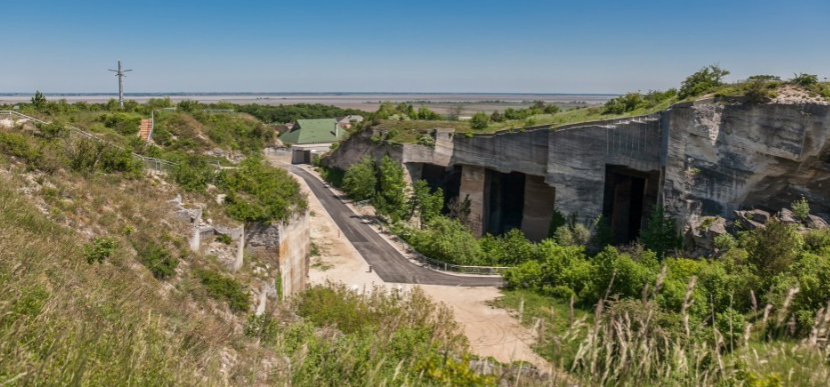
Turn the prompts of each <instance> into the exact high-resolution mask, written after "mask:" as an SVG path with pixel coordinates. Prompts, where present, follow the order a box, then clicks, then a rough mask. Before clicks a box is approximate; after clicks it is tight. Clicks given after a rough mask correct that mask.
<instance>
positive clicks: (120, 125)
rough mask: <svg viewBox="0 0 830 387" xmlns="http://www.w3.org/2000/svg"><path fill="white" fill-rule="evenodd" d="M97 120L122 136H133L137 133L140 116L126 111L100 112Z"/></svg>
mask: <svg viewBox="0 0 830 387" xmlns="http://www.w3.org/2000/svg"><path fill="white" fill-rule="evenodd" d="M98 120H99V121H100V122H102V123H103V124H104V126H106V127H107V128H110V129H113V130H115V131H116V132H118V133H119V134H122V135H124V136H134V135H136V134H137V133H138V126H139V125H140V124H141V117H137V116H133V115H130V114H126V113H112V114H102V115H101V116H100V117H98Z"/></svg>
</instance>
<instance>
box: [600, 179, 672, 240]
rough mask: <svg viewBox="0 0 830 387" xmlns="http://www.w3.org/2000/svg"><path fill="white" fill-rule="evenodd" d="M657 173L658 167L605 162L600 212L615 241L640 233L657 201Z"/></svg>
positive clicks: (632, 238) (630, 238)
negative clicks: (642, 168)
mask: <svg viewBox="0 0 830 387" xmlns="http://www.w3.org/2000/svg"><path fill="white" fill-rule="evenodd" d="M659 177H660V173H659V172H658V171H650V172H642V171H637V170H634V169H631V168H628V167H624V166H620V165H606V167H605V192H604V195H603V206H602V216H603V218H605V220H606V221H607V222H608V224H609V225H610V226H611V229H612V230H613V231H614V241H613V242H614V243H616V244H626V243H630V242H632V241H634V240H636V239H637V238H638V237H639V236H640V230H641V229H642V228H643V227H645V225H646V222H647V221H648V215H649V213H650V212H651V211H652V209H653V208H654V205H655V204H656V203H657V191H658V180H659Z"/></svg>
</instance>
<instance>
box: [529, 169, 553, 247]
mask: <svg viewBox="0 0 830 387" xmlns="http://www.w3.org/2000/svg"><path fill="white" fill-rule="evenodd" d="M555 198H556V189H555V188H553V187H551V186H549V185H547V184H545V179H544V178H543V177H541V176H528V177H527V179H525V200H524V211H523V213H522V232H524V234H525V236H527V238H528V239H530V240H532V241H541V240H542V239H545V238H547V237H548V232H549V231H550V220H551V217H553V210H554V208H553V205H554V203H555V202H556V200H555Z"/></svg>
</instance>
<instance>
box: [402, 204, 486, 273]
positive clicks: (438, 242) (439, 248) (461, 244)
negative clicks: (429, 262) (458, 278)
mask: <svg viewBox="0 0 830 387" xmlns="http://www.w3.org/2000/svg"><path fill="white" fill-rule="evenodd" d="M405 239H406V240H407V242H409V243H410V244H411V245H412V247H414V248H415V250H417V251H418V252H420V253H421V254H424V255H426V256H427V257H430V258H432V259H437V260H439V261H443V262H447V263H454V264H458V265H480V264H481V263H482V262H481V248H480V247H479V244H478V240H476V237H475V236H473V234H472V233H471V232H470V230H469V229H468V228H467V227H466V226H464V225H462V224H461V223H460V222H459V221H457V220H454V219H450V218H447V217H443V216H439V217H436V218H435V219H432V221H431V222H430V223H429V224H428V225H427V227H426V229H424V230H413V231H412V235H409V236H405Z"/></svg>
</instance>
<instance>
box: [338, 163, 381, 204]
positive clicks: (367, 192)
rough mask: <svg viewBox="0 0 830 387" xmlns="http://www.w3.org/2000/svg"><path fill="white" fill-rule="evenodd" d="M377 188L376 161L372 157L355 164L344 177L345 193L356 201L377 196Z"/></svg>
mask: <svg viewBox="0 0 830 387" xmlns="http://www.w3.org/2000/svg"><path fill="white" fill-rule="evenodd" d="M375 186H377V176H376V172H375V160H374V159H373V158H372V157H371V156H366V157H364V158H363V159H361V160H360V162H359V163H356V164H353V165H352V166H351V167H349V170H348V171H346V173H345V174H344V175H343V191H345V192H346V194H348V195H349V196H350V197H351V198H352V199H354V200H356V201H361V200H366V199H372V198H373V197H374V196H375Z"/></svg>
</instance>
